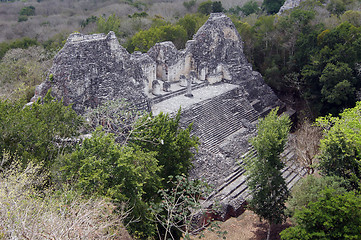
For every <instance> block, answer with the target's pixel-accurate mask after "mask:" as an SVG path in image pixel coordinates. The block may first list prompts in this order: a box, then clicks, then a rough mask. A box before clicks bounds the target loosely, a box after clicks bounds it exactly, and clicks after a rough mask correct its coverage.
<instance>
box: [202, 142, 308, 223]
mask: <svg viewBox="0 0 361 240" xmlns="http://www.w3.org/2000/svg"><path fill="white" fill-rule="evenodd" d="M256 156H257V153H256V151H255V149H253V148H250V149H249V150H248V151H247V152H246V153H245V154H243V155H242V157H241V159H240V160H239V161H238V163H237V164H236V165H235V166H234V167H233V172H232V173H231V174H230V175H229V176H228V177H226V178H225V179H224V182H223V184H221V185H220V186H219V187H218V188H217V189H216V190H215V191H214V192H212V193H211V194H210V195H209V196H208V198H207V199H206V200H205V201H204V202H203V203H202V204H203V206H204V207H205V208H211V206H213V205H214V203H215V202H218V203H219V204H220V205H221V206H222V207H224V206H227V209H228V210H227V211H225V210H224V209H223V210H221V211H219V213H217V214H216V215H215V216H214V217H215V218H216V219H217V220H221V221H225V220H227V219H228V218H230V217H237V216H238V215H239V214H241V213H242V212H243V211H244V207H245V204H246V200H247V199H248V198H249V197H250V192H249V190H248V186H247V182H246V179H247V177H246V174H245V172H246V171H245V169H244V167H245V162H244V160H245V159H246V158H252V157H256ZM295 157H296V156H295V151H294V149H293V148H292V147H290V146H287V147H286V149H285V151H284V152H283V153H282V154H281V158H282V160H283V162H284V163H285V167H284V168H283V169H282V176H283V177H284V179H285V181H286V184H287V187H288V189H291V188H292V187H293V186H294V185H295V184H296V183H297V182H298V181H299V180H300V179H301V178H302V177H303V176H305V175H306V170H305V169H301V168H300V167H298V166H297V164H295V162H294V161H295ZM230 208H231V209H230Z"/></svg>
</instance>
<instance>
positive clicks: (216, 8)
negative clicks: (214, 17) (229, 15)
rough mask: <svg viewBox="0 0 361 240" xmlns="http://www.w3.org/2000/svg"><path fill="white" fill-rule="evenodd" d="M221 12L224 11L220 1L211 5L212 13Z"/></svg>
mask: <svg viewBox="0 0 361 240" xmlns="http://www.w3.org/2000/svg"><path fill="white" fill-rule="evenodd" d="M223 10H224V8H223V6H222V2H221V1H215V2H213V3H212V12H213V13H218V12H223Z"/></svg>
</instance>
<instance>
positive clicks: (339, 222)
mask: <svg viewBox="0 0 361 240" xmlns="http://www.w3.org/2000/svg"><path fill="white" fill-rule="evenodd" d="M295 218H296V222H297V225H296V226H294V227H290V228H288V229H285V230H284V231H282V232H281V234H280V235H281V238H282V239H287V240H296V239H300V240H301V239H331V240H333V239H335V240H336V239H360V232H361V197H360V196H358V195H356V194H355V193H353V192H347V193H345V194H343V195H335V193H334V191H333V190H332V189H326V190H325V191H324V192H323V193H322V197H320V198H319V199H318V200H317V201H316V202H311V203H310V204H308V207H307V208H303V209H302V210H299V211H296V214H295Z"/></svg>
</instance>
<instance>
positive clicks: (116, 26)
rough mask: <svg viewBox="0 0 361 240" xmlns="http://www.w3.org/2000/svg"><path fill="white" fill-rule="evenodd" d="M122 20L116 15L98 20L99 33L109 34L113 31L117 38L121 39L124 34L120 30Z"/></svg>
mask: <svg viewBox="0 0 361 240" xmlns="http://www.w3.org/2000/svg"><path fill="white" fill-rule="evenodd" d="M120 26H121V20H120V18H119V17H117V16H116V15H115V14H112V15H110V16H109V17H108V18H105V17H98V18H97V31H98V32H100V33H105V34H108V33H109V32H110V31H113V32H114V33H115V35H116V36H117V37H121V36H122V35H123V33H122V32H121V30H120Z"/></svg>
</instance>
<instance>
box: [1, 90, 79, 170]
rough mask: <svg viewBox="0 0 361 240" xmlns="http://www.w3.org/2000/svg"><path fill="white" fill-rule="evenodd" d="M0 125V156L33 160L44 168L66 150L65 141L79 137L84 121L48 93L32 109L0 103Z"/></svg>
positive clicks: (25, 160)
mask: <svg viewBox="0 0 361 240" xmlns="http://www.w3.org/2000/svg"><path fill="white" fill-rule="evenodd" d="M0 122H1V125H0V154H1V153H3V151H8V152H10V153H11V154H17V155H18V156H19V157H20V158H21V159H22V161H23V163H24V164H27V163H28V162H29V161H34V162H36V163H42V164H43V165H44V167H45V168H47V167H49V166H51V164H52V163H53V161H54V159H55V158H56V157H57V156H58V154H59V152H62V151H64V150H66V149H67V148H68V147H69V146H68V144H67V143H66V141H65V139H66V138H71V137H74V136H77V135H78V134H79V130H80V128H81V126H82V123H83V120H82V118H81V117H80V116H78V115H77V114H76V113H75V112H74V110H73V109H72V108H71V106H64V105H63V102H62V101H56V100H54V98H52V97H51V93H50V91H49V92H48V93H47V95H46V96H45V97H44V98H43V99H39V100H38V101H36V102H35V103H33V104H32V105H31V106H25V107H24V102H22V101H17V102H13V103H11V102H8V101H0Z"/></svg>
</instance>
